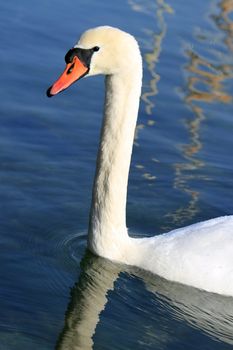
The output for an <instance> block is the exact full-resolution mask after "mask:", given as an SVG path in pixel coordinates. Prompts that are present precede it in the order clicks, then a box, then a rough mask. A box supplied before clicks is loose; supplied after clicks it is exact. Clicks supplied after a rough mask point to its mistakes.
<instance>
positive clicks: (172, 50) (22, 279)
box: [0, 0, 233, 350]
mask: <svg viewBox="0 0 233 350" xmlns="http://www.w3.org/2000/svg"><path fill="white" fill-rule="evenodd" d="M103 24H108V25H112V26H117V27H119V28H121V29H123V30H126V31H128V32H130V33H131V34H133V35H134V36H135V37H136V38H137V40H138V42H139V45H140V48H141V51H142V56H143V61H144V78H143V89H142V97H141V104H140V111H139V117H138V124H137V132H136V137H135V144H134V151H133V158H132V164H131V171H130V178H129V188H128V207H127V210H128V212H127V223H128V227H129V232H130V234H132V235H137V236H141V237H144V236H152V235H154V234H159V233H162V232H164V231H167V230H171V229H174V228H176V227H180V226H185V225H188V224H190V223H194V222H197V221H200V220H206V219H209V218H212V217H216V216H220V215H226V214H232V213H233V203H232V196H233V159H232V158H233V156H232V147H233V140H232V131H233V112H232V111H233V108H232V107H233V94H232V92H233V79H232V78H233V1H232V0H222V1H218V0H216V1H205V2H204V1H201V0H197V1H192V2H188V1H184V0H180V1H171V2H169V3H165V2H164V1H163V0H157V1H152V0H151V1H149V0H148V1H147V0H146V1H140V0H138V1H136V0H128V1H123V0H121V1H118V2H109V1H102V2H96V1H93V0H89V1H74V0H68V1H66V2H64V1H61V0H57V1H55V0H51V1H45V0H41V1H34V2H32V1H29V0H22V1H20V2H19V1H16V0H12V1H9V2H1V4H0V33H1V34H0V35H1V44H0V60H1V64H0V74H1V80H0V96H1V103H0V120H1V121H0V124H1V127H0V149H1V152H0V196H1V197H0V198H1V200H0V205H1V211H0V227H1V230H0V232H1V235H0V242H1V254H0V278H1V284H0V310H1V312H0V349H3V350H27V349H32V348H33V349H34V350H37V349H38V350H39V349H40V350H41V349H43V350H47V349H48V350H49V349H55V348H56V349H59V350H64V349H92V348H93V349H102V350H104V349H106V350H107V349H112V350H113V349H114V350H115V349H119V350H120V349H135V350H136V349H169V350H170V349H172V350H180V349H205V350H206V349H211V350H222V349H224V350H225V349H226V350H228V349H232V348H233V305H232V304H233V302H232V298H226V297H221V296H218V295H214V294H211V293H205V292H203V291H199V290H196V289H194V288H189V287H185V286H181V285H177V284H175V283H172V282H167V281H165V280H163V279H161V278H159V277H157V276H152V275H149V274H147V273H146V272H143V271H139V270H138V269H135V268H129V267H127V266H120V265H117V264H114V263H112V262H109V261H106V260H104V259H101V258H97V257H95V256H93V255H92V254H90V253H88V252H86V237H87V227H88V215H89V208H90V201H91V188H92V182H93V176H94V171H95V160H96V152H97V145H98V138H99V131H100V125H101V115H102V105H103V98H104V83H103V77H94V78H92V79H83V80H82V81H81V82H80V83H79V84H77V85H73V86H72V87H71V88H70V89H69V90H68V91H65V92H64V93H62V94H60V95H59V96H57V97H56V98H53V99H48V98H47V97H46V94H45V93H46V90H47V88H48V87H49V86H50V85H51V83H52V82H53V81H54V80H55V79H56V78H57V77H58V75H59V74H60V73H61V72H62V70H63V69H64V64H65V63H64V55H65V53H66V52H67V50H68V49H69V48H70V47H72V46H73V45H74V44H75V42H76V41H77V39H78V37H79V35H80V34H81V33H82V32H83V31H84V30H86V29H88V28H91V27H94V26H97V25H103Z"/></svg>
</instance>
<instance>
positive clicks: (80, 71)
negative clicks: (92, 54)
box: [47, 56, 89, 97]
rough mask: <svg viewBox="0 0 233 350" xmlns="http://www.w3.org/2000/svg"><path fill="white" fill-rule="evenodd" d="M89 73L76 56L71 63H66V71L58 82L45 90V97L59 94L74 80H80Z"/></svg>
mask: <svg viewBox="0 0 233 350" xmlns="http://www.w3.org/2000/svg"><path fill="white" fill-rule="evenodd" d="M88 71H89V68H88V67H86V66H85V65H84V64H83V63H82V62H81V61H80V60H79V59H78V57H77V56H75V57H74V58H73V61H72V62H71V63H68V64H67V66H66V69H65V70H64V72H63V73H62V75H61V76H60V77H59V78H58V80H57V81H56V82H55V83H54V84H53V85H52V86H51V87H50V88H49V89H48V90H47V96H48V97H52V96H54V95H56V94H58V93H59V92H61V91H63V90H65V89H67V88H68V87H69V86H70V85H71V84H73V83H74V82H75V81H76V80H78V79H80V78H82V77H83V76H84V75H86V74H87V73H88Z"/></svg>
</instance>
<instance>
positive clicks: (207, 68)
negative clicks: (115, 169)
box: [167, 0, 233, 224]
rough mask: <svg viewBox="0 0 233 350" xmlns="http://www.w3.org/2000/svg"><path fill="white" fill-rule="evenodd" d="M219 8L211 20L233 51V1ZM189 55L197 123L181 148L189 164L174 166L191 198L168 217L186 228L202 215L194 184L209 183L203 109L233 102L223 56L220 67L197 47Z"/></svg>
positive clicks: (189, 101)
mask: <svg viewBox="0 0 233 350" xmlns="http://www.w3.org/2000/svg"><path fill="white" fill-rule="evenodd" d="M219 8H220V9H221V11H220V13H219V15H218V16H211V18H214V21H215V23H216V24H217V27H218V28H219V29H220V30H223V31H224V32H225V35H226V37H225V40H224V42H225V43H226V45H227V47H228V48H229V49H230V50H232V43H233V40H232V39H233V23H232V22H231V20H230V18H229V17H228V16H227V14H229V12H230V11H232V10H233V0H226V1H222V2H221V3H220V4H219ZM211 49H212V48H211ZM211 49H210V47H209V46H208V45H207V50H208V51H211ZM215 54H216V52H215ZM185 55H186V57H187V59H188V64H187V65H186V66H185V67H184V70H185V71H186V73H187V76H188V77H187V81H186V87H185V91H186V95H185V97H184V102H185V104H186V105H187V106H188V108H189V109H190V110H191V111H192V115H193V119H192V120H186V121H185V125H186V127H187V129H188V137H189V142H188V143H186V144H185V145H183V146H182V147H181V152H182V155H183V158H184V159H185V162H182V163H175V164H174V168H175V177H174V182H173V187H174V188H175V189H178V190H181V191H182V192H184V193H186V194H187V195H188V196H189V200H188V203H187V204H186V205H185V206H183V207H180V208H178V209H177V210H176V211H174V212H173V213H169V214H167V216H168V217H171V218H172V221H173V222H174V223H176V224H183V223H184V222H185V221H186V220H187V219H189V220H190V219H191V218H192V217H194V216H195V215H196V213H197V212H198V211H199V206H198V202H199V196H200V193H199V192H198V191H197V190H194V189H192V187H191V186H192V185H191V181H193V180H195V179H201V180H209V179H208V178H207V177H204V176H200V175H196V171H197V170H198V169H200V168H201V167H203V166H204V165H205V163H204V161H203V160H199V159H198V154H199V152H200V150H201V149H202V148H203V144H202V141H201V137H200V132H201V126H202V121H203V120H204V119H205V118H206V115H205V106H204V105H202V102H204V103H216V102H218V103H219V102H220V103H229V102H231V101H232V96H231V95H230V94H229V93H228V92H227V91H225V86H224V84H225V83H226V82H227V80H228V79H230V78H232V77H233V71H232V68H233V66H232V64H225V63H222V61H223V55H222V54H220V56H219V55H217V56H218V57H220V59H219V62H217V63H216V59H215V63H213V62H212V59H210V58H207V57H203V56H201V55H200V54H198V52H197V50H196V49H194V47H191V48H189V49H187V50H186V52H185ZM207 56H208V54H207Z"/></svg>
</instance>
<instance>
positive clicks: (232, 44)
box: [213, 0, 233, 52]
mask: <svg viewBox="0 0 233 350" xmlns="http://www.w3.org/2000/svg"><path fill="white" fill-rule="evenodd" d="M219 8H220V14H219V15H218V16H213V18H214V20H215V22H216V25H217V26H218V28H219V29H220V30H221V31H224V32H225V39H224V42H225V44H226V46H227V47H228V48H229V50H231V51H232V52H233V23H232V20H231V19H230V15H231V16H232V12H233V0H223V1H221V2H220V3H219Z"/></svg>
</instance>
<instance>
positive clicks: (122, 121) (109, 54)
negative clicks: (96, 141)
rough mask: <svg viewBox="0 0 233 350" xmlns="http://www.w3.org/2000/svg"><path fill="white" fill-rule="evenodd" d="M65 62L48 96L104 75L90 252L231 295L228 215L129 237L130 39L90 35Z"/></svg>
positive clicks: (135, 50)
mask: <svg viewBox="0 0 233 350" xmlns="http://www.w3.org/2000/svg"><path fill="white" fill-rule="evenodd" d="M66 63H67V67H66V69H65V71H64V73H63V74H62V75H61V77H60V78H59V79H58V80H57V81H56V82H55V83H54V84H53V86H52V87H50V88H49V90H48V92H47V94H48V96H49V97H50V96H53V95H55V94H57V93H58V92H60V91H62V90H64V89H65V88H67V87H68V86H69V85H70V84H72V83H73V82H75V81H76V80H78V79H79V78H80V77H82V76H91V75H96V74H104V75H105V86H106V93H105V104H104V116H103V123H102V130H101V138H100V145H99V152H98V157H97V166H96V175H95V180H94V186H93V194H92V206H91V211H90V222H89V231H88V247H89V249H90V250H91V251H92V252H93V253H95V254H97V255H99V256H102V257H105V258H107V259H110V260H114V261H117V262H120V263H125V264H129V265H135V266H138V267H140V268H142V269H145V270H148V271H150V272H152V273H155V274H158V275H160V276H162V277H164V278H166V279H169V280H172V281H176V282H180V283H183V284H187V285H190V286H194V287H197V288H200V289H204V290H206V291H209V292H215V293H219V294H224V295H229V296H233V216H225V217H220V218H216V219H212V220H208V221H204V222H200V223H197V224H194V225H191V226H187V227H184V228H180V229H177V230H174V231H171V232H168V233H165V234H162V235H157V236H155V237H151V238H131V237H129V235H128V233H127V228H126V215H125V212H126V197H127V182H128V174H129V166H130V160H131V153H132V145H133V139H134V132H135V126H136V120H137V114H138V107H139V99H140V94H141V83H142V59H141V54H140V50H139V47H138V44H137V42H136V40H135V39H134V37H133V36H131V35H130V34H128V33H125V32H123V31H121V30H119V29H117V28H113V27H108V26H103V27H97V28H94V29H90V30H88V31H86V32H84V34H83V35H82V36H81V37H80V39H79V41H78V43H77V44H76V45H75V46H74V48H72V49H71V50H70V51H69V52H68V53H67V55H66Z"/></svg>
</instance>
